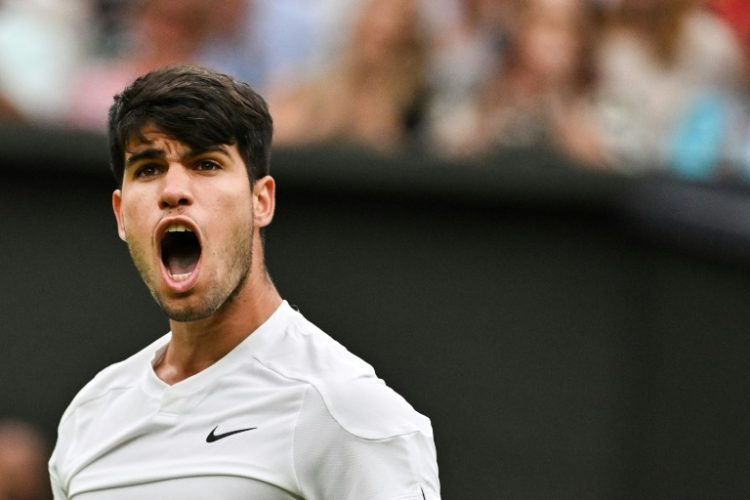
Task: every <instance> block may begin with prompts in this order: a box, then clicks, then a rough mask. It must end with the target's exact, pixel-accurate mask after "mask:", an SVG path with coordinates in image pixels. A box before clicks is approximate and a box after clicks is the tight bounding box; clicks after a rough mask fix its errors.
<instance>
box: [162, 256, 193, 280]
mask: <svg viewBox="0 0 750 500" xmlns="http://www.w3.org/2000/svg"><path fill="white" fill-rule="evenodd" d="M197 263H198V260H197V259H196V256H195V255H170V256H169V257H168V258H167V268H168V269H169V272H170V273H171V274H172V276H175V275H178V274H190V273H192V272H193V270H195V266H196V264H197Z"/></svg>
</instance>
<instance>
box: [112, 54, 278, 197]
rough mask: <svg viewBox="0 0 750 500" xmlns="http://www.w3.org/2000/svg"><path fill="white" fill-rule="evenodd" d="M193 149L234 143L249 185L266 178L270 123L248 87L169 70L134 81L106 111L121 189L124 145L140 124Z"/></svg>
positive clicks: (200, 71) (195, 69) (189, 69)
mask: <svg viewBox="0 0 750 500" xmlns="http://www.w3.org/2000/svg"><path fill="white" fill-rule="evenodd" d="M146 124H153V125H155V126H156V127H158V128H159V129H161V130H162V131H163V132H164V133H166V134H168V135H170V136H172V137H173V138H174V139H177V140H179V141H181V142H184V143H185V144H187V145H188V146H190V147H192V148H196V149H200V148H205V147H208V146H215V145H218V144H229V145H235V144H236V145H237V149H238V150H239V153H240V156H241V157H242V159H243V160H244V162H245V165H246V167H247V172H248V178H249V179H250V182H251V184H252V183H253V182H254V181H255V180H257V179H260V178H262V177H264V176H266V175H268V173H269V170H270V163H271V137H272V135H273V121H272V119H271V115H270V114H269V112H268V106H267V104H266V102H265V101H264V100H263V98H262V97H261V96H260V95H258V94H257V93H256V92H255V91H254V90H253V89H252V87H250V85H248V84H247V83H244V82H240V81H238V80H235V79H234V78H232V77H230V76H228V75H225V74H221V73H217V72H214V71H211V70H209V69H206V68H202V67H199V66H190V65H180V66H168V67H165V68H161V69H158V70H155V71H152V72H150V73H147V74H145V75H143V76H141V77H139V78H137V79H136V80H135V81H134V82H133V83H132V84H131V85H130V86H129V87H127V88H126V89H125V90H124V91H122V92H121V93H120V94H118V95H116V96H115V98H114V103H113V104H112V107H110V109H109V148H110V161H111V164H110V166H111V168H112V173H113V174H114V176H115V179H116V180H117V183H118V184H119V185H122V178H123V171H124V168H125V147H126V146H127V143H128V141H130V140H131V139H141V140H142V139H143V137H142V135H141V130H142V129H143V127H144V125H146Z"/></svg>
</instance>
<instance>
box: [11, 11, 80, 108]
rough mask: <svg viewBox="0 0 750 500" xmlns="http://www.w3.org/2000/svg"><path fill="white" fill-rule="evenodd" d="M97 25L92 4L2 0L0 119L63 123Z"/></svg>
mask: <svg viewBox="0 0 750 500" xmlns="http://www.w3.org/2000/svg"><path fill="white" fill-rule="evenodd" d="M91 23H92V16H91V12H90V9H89V4H88V1H87V0H3V1H0V94H1V95H2V98H0V117H5V118H20V117H23V118H24V119H26V120H29V121H37V122H46V123H50V122H57V121H58V120H60V117H61V115H62V113H63V112H64V111H65V106H66V101H67V95H68V84H69V82H70V81H71V79H72V76H73V75H74V74H75V73H76V70H77V69H78V67H79V65H80V63H81V61H82V60H83V57H84V55H85V53H86V51H87V50H88V46H89V41H90V40H89V38H88V33H89V30H88V29H87V28H88V27H89V26H90V25H91Z"/></svg>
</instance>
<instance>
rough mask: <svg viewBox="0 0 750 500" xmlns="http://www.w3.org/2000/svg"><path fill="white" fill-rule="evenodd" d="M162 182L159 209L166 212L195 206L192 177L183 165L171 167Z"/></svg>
mask: <svg viewBox="0 0 750 500" xmlns="http://www.w3.org/2000/svg"><path fill="white" fill-rule="evenodd" d="M162 180H163V185H162V190H161V196H160V198H159V208H161V209H162V210H165V209H168V208H177V207H181V206H189V205H192V204H193V194H192V191H191V189H190V176H189V174H188V172H187V169H185V168H184V167H183V166H182V165H174V164H173V165H170V166H169V168H168V169H167V172H166V173H165V174H164V176H163V177H162Z"/></svg>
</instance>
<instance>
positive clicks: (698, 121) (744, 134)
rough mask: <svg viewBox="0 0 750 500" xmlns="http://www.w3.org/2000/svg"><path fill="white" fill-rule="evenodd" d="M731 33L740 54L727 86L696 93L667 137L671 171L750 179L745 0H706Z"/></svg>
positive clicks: (749, 36)
mask: <svg viewBox="0 0 750 500" xmlns="http://www.w3.org/2000/svg"><path fill="white" fill-rule="evenodd" d="M711 5H712V6H713V7H714V8H715V9H716V10H715V11H716V12H717V13H718V14H719V16H720V17H721V19H723V20H725V21H726V22H727V23H728V26H729V27H730V28H731V29H732V31H733V32H734V34H735V35H736V40H737V43H738V45H739V46H740V49H741V50H740V52H741V53H742V54H743V56H744V61H743V62H744V65H743V68H744V71H743V75H742V78H741V79H739V80H738V82H737V85H736V86H733V87H729V88H727V87H722V88H708V89H705V90H704V91H702V92H699V93H697V94H696V96H695V98H694V99H692V100H691V101H690V102H689V105H688V107H687V110H686V112H685V113H683V114H682V115H681V116H680V120H679V121H678V123H677V126H676V128H675V130H674V132H673V134H672V135H671V137H670V141H669V143H668V149H667V165H668V168H669V170H670V172H671V173H673V174H675V175H676V176H679V177H682V178H687V179H691V180H700V181H709V180H710V181H717V180H721V181H729V182H737V181H742V182H748V181H750V3H748V2H747V1H746V0H739V1H737V0H716V1H713V2H711Z"/></svg>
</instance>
